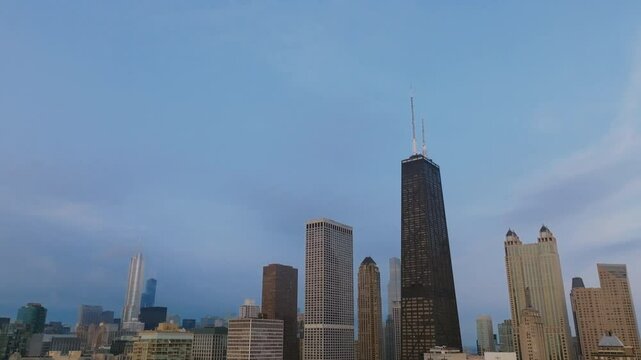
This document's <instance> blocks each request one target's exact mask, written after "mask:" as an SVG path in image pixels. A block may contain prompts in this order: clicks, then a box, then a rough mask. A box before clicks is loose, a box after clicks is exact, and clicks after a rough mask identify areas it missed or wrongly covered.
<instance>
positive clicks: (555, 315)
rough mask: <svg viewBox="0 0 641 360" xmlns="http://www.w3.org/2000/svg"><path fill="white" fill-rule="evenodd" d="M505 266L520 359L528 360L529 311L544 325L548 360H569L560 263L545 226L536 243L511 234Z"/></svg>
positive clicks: (565, 309) (515, 338)
mask: <svg viewBox="0 0 641 360" xmlns="http://www.w3.org/2000/svg"><path fill="white" fill-rule="evenodd" d="M505 264H506V269H507V280H508V290H509V297H510V308H511V313H512V326H513V331H514V346H515V352H516V353H517V356H520V357H519V359H521V360H525V350H526V349H522V348H521V346H522V344H523V341H524V339H523V338H522V334H521V333H520V332H521V331H522V328H523V327H522V326H521V325H522V324H523V321H524V319H523V309H526V308H529V309H534V310H536V311H537V312H538V313H539V316H540V318H541V319H542V321H543V329H544V331H545V336H544V339H545V345H546V352H547V355H548V356H549V360H570V359H571V355H572V347H571V344H570V339H571V338H570V325H569V323H568V312H567V306H566V303H565V291H564V290H563V277H562V275H561V261H560V259H559V252H558V250H557V245H556V238H555V237H554V235H553V234H552V232H551V231H550V230H549V229H548V228H547V227H545V226H542V227H541V230H540V232H539V239H538V242H537V243H534V244H523V243H522V242H521V240H520V239H519V237H518V235H517V234H516V233H515V232H514V231H512V230H509V231H508V232H507V235H506V239H505ZM526 290H527V291H526ZM526 292H529V293H530V298H531V306H528V304H527V299H526V298H527V296H526ZM529 313H531V311H528V314H529ZM532 319H533V317H532ZM532 321H534V320H532Z"/></svg>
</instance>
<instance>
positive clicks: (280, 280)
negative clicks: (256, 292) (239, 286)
mask: <svg viewBox="0 0 641 360" xmlns="http://www.w3.org/2000/svg"><path fill="white" fill-rule="evenodd" d="M261 307H262V314H263V316H264V318H266V319H278V320H283V336H284V337H283V359H284V360H298V359H299V346H298V319H297V316H298V270H297V269H295V268H293V267H291V266H287V265H280V264H270V265H267V266H265V267H263V294H262V301H261Z"/></svg>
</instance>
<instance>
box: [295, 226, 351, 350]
mask: <svg viewBox="0 0 641 360" xmlns="http://www.w3.org/2000/svg"><path fill="white" fill-rule="evenodd" d="M305 238H306V239H305V340H304V342H305V344H304V349H303V352H304V359H305V360H353V359H354V273H353V261H354V259H353V247H352V246H353V245H352V228H351V227H350V226H347V225H343V224H340V223H338V222H335V221H332V220H328V219H319V220H311V221H308V222H307V224H306V236H305Z"/></svg>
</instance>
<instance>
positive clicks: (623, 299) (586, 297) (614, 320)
mask: <svg viewBox="0 0 641 360" xmlns="http://www.w3.org/2000/svg"><path fill="white" fill-rule="evenodd" d="M597 270H598V273H599V282H600V287H599V288H586V287H585V285H584V284H583V280H582V279H581V278H574V279H573V281H572V291H571V293H570V300H571V302H572V314H573V315H574V325H575V331H576V333H577V336H578V342H579V348H580V355H581V357H582V358H583V359H588V357H589V356H590V354H592V353H594V352H596V351H597V350H598V344H599V341H600V340H601V339H602V338H603V337H604V336H606V334H608V333H610V332H611V333H612V334H614V335H613V336H615V337H617V338H618V339H620V340H621V341H622V342H623V343H625V344H626V345H627V346H629V347H631V348H632V350H633V352H634V353H635V354H638V355H639V356H641V348H640V346H639V329H638V325H637V321H636V314H635V311H634V303H633V301H632V294H631V290H630V282H629V280H628V274H627V268H626V266H625V265H619V264H597Z"/></svg>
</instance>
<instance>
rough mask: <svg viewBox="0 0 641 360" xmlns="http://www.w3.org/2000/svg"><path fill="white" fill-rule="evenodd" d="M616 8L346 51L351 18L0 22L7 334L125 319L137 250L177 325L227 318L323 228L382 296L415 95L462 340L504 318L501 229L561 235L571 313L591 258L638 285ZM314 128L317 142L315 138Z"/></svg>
mask: <svg viewBox="0 0 641 360" xmlns="http://www.w3.org/2000/svg"><path fill="white" fill-rule="evenodd" d="M628 4H629V5H628V6H622V5H619V6H612V5H610V6H604V5H596V4H593V6H592V7H590V8H589V9H586V8H585V7H581V11H578V12H577V11H574V10H576V8H575V7H574V6H576V4H574V6H573V5H572V4H557V5H555V6H554V9H555V11H543V10H542V8H543V7H537V6H534V5H521V6H524V7H519V6H516V5H508V4H504V5H497V4H494V5H484V6H480V5H477V6H472V5H461V6H460V7H456V6H450V5H439V6H436V5H418V4H412V5H408V8H407V9H399V8H398V7H394V6H391V5H380V4H379V5H376V6H373V7H370V8H369V9H368V10H367V11H368V12H369V15H370V16H368V17H365V18H367V19H359V22H358V26H357V29H358V30H354V33H353V36H354V37H355V39H351V37H343V36H340V35H341V34H342V32H344V31H346V29H347V28H349V27H348V26H347V25H346V24H348V23H349V24H350V25H349V26H353V24H352V23H351V21H348V19H351V17H352V16H353V15H354V14H355V13H358V10H359V9H357V8H355V7H350V6H349V5H346V6H345V7H341V6H338V5H337V4H327V5H318V4H317V5H307V6H310V7H306V6H303V5H296V6H293V5H292V7H289V6H284V5H281V6H276V5H266V4H262V5H258V4H253V3H248V4H244V5H242V4H235V5H225V6H219V7H205V6H203V7H201V6H195V5H191V6H190V5H175V7H168V6H167V5H163V4H159V5H154V6H149V5H136V6H132V7H129V6H126V5H124V4H123V3H117V2H116V3H115V4H113V5H111V4H110V5H96V6H97V7H95V8H92V7H91V6H79V5H73V4H66V5H56V6H55V7H54V6H51V5H48V4H39V5H38V10H39V11H34V10H35V7H34V5H33V4H29V3H28V2H20V3H13V2H10V3H7V4H6V5H5V6H4V9H6V10H7V11H5V12H2V13H0V43H1V44H2V45H3V46H4V48H6V49H7V52H8V53H10V54H12V55H13V56H10V57H6V58H2V59H0V65H1V66H0V75H2V78H3V79H4V80H5V81H4V84H5V85H6V88H7V89H11V91H7V92H2V97H0V102H1V103H2V105H3V106H2V107H0V118H2V119H3V120H1V121H0V125H1V126H2V131H1V132H0V144H1V145H0V149H1V150H2V153H3V154H7V155H10V156H3V157H2V158H1V159H0V165H1V166H2V168H3V169H5V171H6V174H7V176H3V177H2V179H0V200H2V202H1V203H2V208H0V211H1V212H2V213H3V214H5V216H3V217H2V219H1V220H0V221H1V223H0V225H1V226H0V229H1V230H0V231H1V233H0V246H1V248H2V249H3V250H4V249H6V248H10V249H12V250H14V251H11V252H7V251H0V252H1V253H2V254H0V264H3V265H1V266H0V270H2V271H4V272H9V271H10V270H11V269H14V268H18V266H20V263H18V262H17V261H18V260H17V257H16V256H15V254H26V253H29V254H30V255H32V256H33V258H34V259H37V261H34V264H33V265H32V266H31V267H30V268H29V269H26V270H25V271H24V273H23V274H18V275H16V276H14V277H11V278H7V279H2V280H0V286H2V287H3V288H10V289H13V291H12V292H11V293H10V294H8V296H6V297H5V298H3V299H2V300H1V301H0V316H9V317H11V318H15V313H16V310H17V308H19V307H20V306H22V305H24V304H26V303H28V302H38V303H42V304H43V306H45V307H46V308H47V309H48V319H51V320H63V321H65V322H67V323H69V324H73V323H74V322H75V320H76V319H75V318H76V313H77V309H78V306H79V305H80V304H97V305H101V306H103V307H104V308H105V309H112V310H114V311H115V312H116V314H117V316H119V314H120V312H121V309H122V301H123V299H122V297H123V294H124V292H125V290H126V289H125V288H124V284H123V281H122V279H126V276H127V258H128V257H130V256H131V255H132V254H134V253H135V252H138V251H141V252H143V253H144V254H145V258H146V259H147V260H148V262H147V269H148V270H149V272H148V273H147V271H146V276H149V277H153V278H157V279H159V281H161V284H162V289H160V290H159V293H158V298H157V301H156V303H158V304H160V305H162V306H167V307H168V308H169V311H170V313H172V314H180V315H181V316H182V317H183V318H196V319H200V318H201V317H203V316H205V315H207V314H212V315H220V316H225V315H227V314H230V313H235V312H237V307H238V305H239V304H240V303H241V302H242V300H243V299H244V298H247V297H249V298H255V299H259V298H260V282H261V278H260V275H259V274H258V273H259V272H260V268H261V267H262V266H263V265H265V264H269V263H272V262H278V263H283V264H288V265H291V266H294V267H296V268H299V269H303V268H304V262H303V256H304V238H303V237H302V236H301V228H302V225H301V224H303V223H304V221H306V220H307V219H309V218H314V217H317V216H328V217H331V218H336V219H340V220H341V221H344V222H345V223H348V224H350V225H351V226H353V227H354V231H355V234H356V236H355V238H354V258H356V259H361V258H363V257H364V256H367V255H371V256H372V257H373V258H375V259H381V261H380V265H381V269H380V271H381V273H382V274H383V276H382V278H381V282H382V283H383V284H386V283H387V274H388V269H387V264H386V262H385V261H382V260H383V259H387V258H389V257H392V256H397V257H400V245H399V243H400V239H399V236H398V234H399V233H400V224H399V221H398V213H399V207H400V199H399V194H398V184H399V183H400V178H399V172H398V159H400V158H402V157H406V156H407V155H408V153H409V152H410V143H409V132H410V130H409V111H408V110H407V105H406V103H407V98H408V92H409V88H410V86H412V87H413V88H414V91H415V95H416V99H417V107H418V109H419V110H420V111H419V113H420V115H419V116H420V117H423V116H424V117H425V120H426V124H427V132H426V135H427V140H428V141H427V143H428V149H429V151H430V153H433V154H434V157H435V158H436V159H438V162H439V165H441V166H442V170H443V177H444V179H443V183H444V191H445V203H446V208H447V213H448V225H449V231H450V239H451V245H452V248H453V249H452V254H453V260H452V261H453V267H454V276H455V280H456V284H457V287H456V289H457V297H458V300H459V312H460V317H461V330H462V333H463V337H464V341H463V343H464V344H465V345H468V346H469V345H473V342H474V339H475V326H474V318H475V317H476V316H477V315H478V314H481V313H489V314H491V315H492V317H493V318H494V319H496V320H499V319H507V318H509V305H508V295H507V287H506V284H505V281H504V278H505V274H504V269H503V262H502V258H501V257H502V246H503V245H502V239H501V236H502V235H503V234H504V233H505V229H507V228H508V227H512V228H517V229H519V231H520V232H521V233H523V234H532V233H534V232H535V231H536V230H537V229H538V227H539V226H540V225H541V223H546V224H548V225H550V226H551V228H553V229H554V230H555V234H556V235H557V236H558V238H559V239H562V240H561V241H560V244H559V247H560V249H559V251H560V253H561V254H565V259H563V279H564V287H565V290H566V291H565V292H566V294H565V295H566V296H567V295H568V294H567V293H569V289H570V288H571V286H570V280H571V279H572V278H573V277H577V276H580V277H583V278H584V279H585V281H586V283H588V284H596V283H598V281H597V275H596V274H594V264H596V263H624V264H628V271H629V275H630V278H631V279H639V278H641V269H639V267H638V266H636V265H635V263H634V261H633V260H634V259H636V258H638V256H639V254H640V251H641V249H640V248H639V246H638V245H637V244H638V239H639V238H641V230H639V227H638V225H636V223H635V222H636V220H631V219H638V216H637V215H638V214H639V213H640V210H641V209H639V205H637V204H638V203H639V202H638V201H636V203H637V204H632V203H634V202H635V201H632V200H635V199H639V194H640V190H639V188H638V186H637V185H636V179H638V177H639V176H640V174H641V170H640V168H639V165H638V164H637V163H636V162H635V161H634V160H635V159H636V160H638V157H637V154H638V152H639V142H638V139H639V134H640V131H639V121H638V119H639V110H638V99H639V98H641V96H640V95H639V94H641V91H640V90H639V89H640V88H641V85H640V84H641V80H639V77H640V76H639V75H638V74H639V73H640V72H641V70H640V69H641V60H639V59H640V58H641V56H639V55H637V53H641V50H639V49H641V40H640V39H641V29H639V28H638V25H637V22H638V21H637V20H636V19H634V17H633V15H632V14H638V12H639V11H636V9H638V8H639V6H640V5H639V4H634V3H628ZM107 6H114V7H115V9H118V11H103V10H109V9H111V8H107ZM485 6H486V7H485ZM624 8H625V9H624ZM550 9H551V7H547V10H550ZM263 12H265V13H266V14H268V15H273V16H274V19H277V21H273V20H269V19H268V18H269V16H266V17H263V16H262V15H261V14H262V13H263ZM296 13H300V15H301V16H299V17H297V16H292V15H293V14H296ZM479 13H480V14H481V15H483V16H478V14H479ZM494 13H495V14H496V15H494ZM508 13H511V14H522V13H527V14H529V15H528V16H529V18H528V20H527V21H525V23H524V24H521V22H523V21H524V18H522V17H521V16H520V15H519V16H514V18H512V17H509V16H505V15H506V14H508ZM569 13H572V14H573V15H574V16H575V17H574V18H568V17H566V16H567V15H563V14H569ZM9 14H11V15H9ZM68 14H79V15H81V16H77V17H73V18H71V17H70V15H68ZM123 14H125V15H123ZM127 14H128V15H127ZM145 15H149V16H145ZM123 16H124V17H123ZM335 16H337V18H335ZM405 16H407V17H408V18H409V19H410V20H411V21H402V22H401V21H400V20H399V18H401V17H405ZM54 19H63V21H59V20H54ZM227 19H228V20H227ZM334 19H335V20H334ZM447 19H449V20H447ZM452 19H454V20H457V21H451V20H452ZM530 19H531V20H530ZM446 20H447V21H446ZM593 20H594V21H593ZM615 20H616V21H615ZM277 22H280V24H277ZM114 23H115V24H122V25H123V26H122V27H120V26H115V27H114V26H112V25H113V24H114ZM238 23H240V24H247V25H251V26H249V27H247V28H243V30H239V29H236V28H235V26H238ZM381 23H383V24H388V25H391V27H392V28H394V29H395V30H394V31H392V32H390V33H387V32H386V33H385V34H381V33H380V30H379V26H380V24H381ZM448 23H459V24H463V27H462V29H460V30H459V28H458V26H456V27H455V26H453V25H448ZM535 24H539V25H535ZM541 24H544V25H541ZM587 24H589V25H587ZM293 28H296V29H301V31H300V32H297V34H292V31H290V30H291V29H293ZM165 29H167V30H165ZM533 29H536V30H537V31H532V30H533ZM170 30H171V31H170ZM261 30H264V31H261ZM472 30H473V31H472ZM349 33H350V34H351V33H352V32H351V31H350V32H349ZM365 33H367V34H370V33H372V34H375V35H377V36H376V38H377V40H376V41H373V40H371V38H370V37H369V36H368V35H365ZM559 34H561V35H559ZM183 39H187V40H185V41H182V40H183ZM309 39H312V40H313V41H309ZM549 39H553V41H547V40H549ZM230 40H231V42H233V41H234V40H241V41H248V42H249V43H250V44H252V45H251V46H240V47H239V46H231V45H229V41H230ZM351 40H354V41H355V42H356V43H358V45H357V46H355V47H352V44H351V42H349V41H351ZM359 40H361V41H359ZM506 47H507V48H509V51H508V50H506ZM388 49H389V50H388ZM327 53H332V54H335V55H332V56H328V55H326V54H327ZM272 54H275V55H272ZM390 54H393V55H390ZM400 54H407V55H400ZM409 54H412V55H411V56H410V55H409ZM392 57H394V58H401V60H394V59H392ZM406 57H407V60H406V59H405V58H406ZM239 59H240V61H239ZM317 59H318V60H317ZM366 59H367V60H368V61H369V62H366V64H365V65H364V66H362V65H363V62H365V60H366ZM336 68H340V69H344V70H341V71H339V72H338V73H336V74H333V73H332V72H331V71H330V70H331V69H336ZM254 80H255V81H254ZM248 84H249V85H248ZM336 84H341V86H340V87H339V89H338V90H337V89H336V88H337V86H336ZM517 89H518V90H517ZM35 103H37V104H38V105H39V106H33V104H35ZM635 106H637V107H635ZM325 129H331V131H328V132H327V134H328V135H329V134H330V133H331V137H332V138H333V140H332V141H331V142H326V136H314V134H319V133H320V134H325V133H324V131H325ZM309 134H312V135H309ZM613 145H616V146H613ZM257 152H258V153H259V154H260V155H261V156H260V159H259V160H258V161H257V164H256V165H255V166H253V167H243V166H241V164H240V161H241V160H240V159H246V158H252V157H254V156H256V153H257ZM368 159H369V161H367V160H368ZM250 168H251V169H250ZM256 173H260V174H261V175H262V176H261V177H260V180H255V179H254V178H255V174H256ZM614 173H616V174H617V176H616V177H614V176H612V177H611V176H609V174H614ZM472 179H473V180H472ZM317 191H318V192H320V193H324V194H328V195H327V196H326V197H324V198H323V199H316V197H315V196H314V194H313V193H315V192H317ZM364 209H367V211H363V210H364ZM603 214H607V215H605V217H602V216H603ZM54 243H55V244H56V245H55V246H53V249H52V246H51V245H52V244H54ZM274 243H277V244H279V245H280V246H273V244H274ZM245 249H252V250H253V251H252V254H249V255H248V254H246V253H245V252H244V251H243V250H245ZM283 249H284V250H283ZM479 254H483V255H484V257H483V259H482V260H478V255H479ZM570 254H572V256H570ZM168 263H170V264H175V266H172V268H171V269H166V268H164V267H163V266H162V265H163V264H168ZM354 271H355V273H356V269H355V270H354ZM193 274H202V276H204V277H206V278H210V279H212V281H211V282H208V283H207V284H202V283H199V282H197V281H190V280H191V279H192V276H193ZM479 274H483V276H484V277H485V278H486V279H495V280H496V281H493V282H489V283H488V282H485V283H483V284H479V283H477V282H476V281H475V278H476V277H477V276H478V275H479ZM303 275H304V274H303V273H301V274H300V276H299V286H298V288H299V297H298V299H299V302H300V303H302V299H303V297H302V291H303V289H304V286H303V284H302V278H303ZM484 286H488V287H487V288H484ZM632 291H633V295H635V297H636V298H637V299H638V298H641V289H639V287H638V286H634V285H633V286H632ZM385 292H386V289H385V286H384V287H383V289H382V296H383V298H386V294H385ZM184 294H190V297H189V298H185V296H184ZM477 294H481V295H477ZM472 298H473V299H474V301H470V300H468V299H472ZM568 304H569V301H568ZM635 305H636V306H637V310H638V309H639V308H638V306H639V305H638V302H637V304H635ZM383 309H384V310H383V311H384V312H385V314H384V317H385V316H387V314H386V312H387V310H386V309H387V306H385V307H384V308H383ZM568 311H569V310H568ZM637 313H638V311H637Z"/></svg>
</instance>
